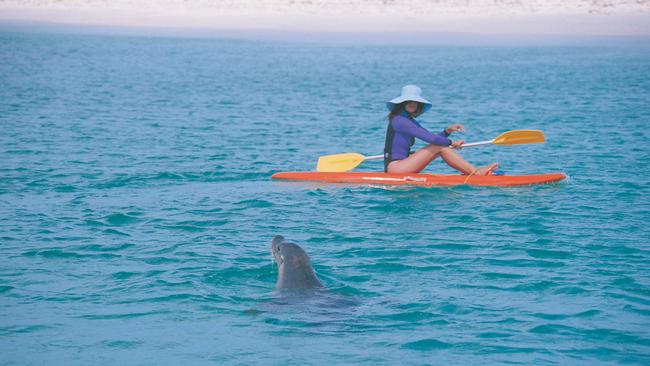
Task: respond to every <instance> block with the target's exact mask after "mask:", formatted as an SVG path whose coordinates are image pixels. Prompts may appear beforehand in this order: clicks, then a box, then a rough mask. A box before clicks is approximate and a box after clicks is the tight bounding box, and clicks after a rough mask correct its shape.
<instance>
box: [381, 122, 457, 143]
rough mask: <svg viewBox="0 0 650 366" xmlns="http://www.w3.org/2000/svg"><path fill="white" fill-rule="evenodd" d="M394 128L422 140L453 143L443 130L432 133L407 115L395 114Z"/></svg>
mask: <svg viewBox="0 0 650 366" xmlns="http://www.w3.org/2000/svg"><path fill="white" fill-rule="evenodd" d="M392 126H393V129H394V130H395V131H397V132H400V133H403V134H406V135H409V136H413V137H416V138H418V139H420V140H422V141H425V142H428V143H430V144H434V145H439V146H449V145H451V140H450V139H449V138H447V134H446V133H445V131H444V130H443V131H442V132H440V133H437V134H435V133H431V132H429V130H427V129H426V128H424V127H422V126H418V125H417V124H415V123H413V122H412V121H411V120H409V119H408V118H406V117H403V116H395V117H394V118H393V123H392Z"/></svg>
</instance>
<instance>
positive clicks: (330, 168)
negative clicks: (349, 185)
mask: <svg viewBox="0 0 650 366" xmlns="http://www.w3.org/2000/svg"><path fill="white" fill-rule="evenodd" d="M364 159H365V156H363V155H361V154H357V153H347V154H335V155H326V156H321V157H320V158H318V164H316V170H317V171H319V172H347V171H348V170H352V169H354V168H356V167H357V165H359V164H361V162H362V161H363V160H364Z"/></svg>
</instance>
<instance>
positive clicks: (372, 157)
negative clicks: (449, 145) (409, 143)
mask: <svg viewBox="0 0 650 366" xmlns="http://www.w3.org/2000/svg"><path fill="white" fill-rule="evenodd" d="M492 141H494V140H486V141H478V142H470V143H469V144H462V145H461V147H471V146H480V145H488V144H491V143H492ZM383 158H384V155H373V156H366V157H364V158H363V161H366V160H379V159H383Z"/></svg>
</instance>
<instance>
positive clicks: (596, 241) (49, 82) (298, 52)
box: [0, 28, 650, 365]
mask: <svg viewBox="0 0 650 366" xmlns="http://www.w3.org/2000/svg"><path fill="white" fill-rule="evenodd" d="M0 45H1V47H0V126H1V128H2V132H1V133H0V218H1V220H0V349H1V350H2V352H1V353H2V356H0V364H2V365H42V364H44V363H49V364H55V365H75V364H78V365H89V364H106V365H112V364H117V365H120V364H121V365H140V364H162V365H178V364H189V365H195V364H196V365H201V364H296V365H297V364H314V365H316V364H352V363H354V364H366V365H376V364H445V365H446V364H458V365H466V364H473V365H477V364H526V365H529V364H534V365H555V364H589V365H599V364H602V365H609V364H639V365H642V364H645V365H647V364H650V229H648V221H649V220H650V199H649V198H648V197H649V195H650V182H649V177H650V174H649V173H648V172H649V171H650V159H649V158H650V148H649V147H648V146H649V145H648V141H649V140H650V132H649V130H648V126H649V125H650V102H649V101H650V48H649V47H648V46H647V44H645V45H644V44H637V45H625V46H620V45H616V44H609V45H585V46H580V45H575V44H574V45H563V46H562V45H561V46H550V45H546V46H523V45H510V46H509V45H499V46H450V45H447V46H436V45H428V46H427V45H418V46H414V45H409V46H400V45H389V44H386V45H377V44H375V45H369V44H367V45H366V44H325V43H299V42H280V41H252V40H251V41H245V40H228V39H218V38H205V39H202V38H183V37H176V38H175V37H167V38H166V37H144V36H142V37H140V36H127V35H121V36H111V35H84V34H75V33H68V34H64V33H56V34H55V33H48V32H43V31H33V32H32V31H30V32H26V31H22V30H16V29H8V28H3V29H2V31H1V32H0ZM407 83H416V84H418V85H419V86H421V87H422V88H423V90H424V94H425V96H427V97H428V98H429V99H431V100H432V101H433V103H434V107H433V108H432V110H431V111H430V112H427V113H426V114H425V115H423V116H422V117H421V118H420V120H421V121H422V123H423V124H424V125H425V126H426V127H428V128H430V129H432V130H439V129H441V128H443V127H445V126H447V125H448V124H451V123H455V122H459V123H463V124H464V125H465V126H466V128H467V132H466V133H465V134H464V135H462V138H464V139H465V140H467V141H480V140H485V139H489V138H492V137H494V136H496V135H498V134H500V133H502V132H504V131H507V130H511V129H520V128H533V129H540V130H543V131H544V132H545V134H546V137H547V139H548V141H547V143H545V144H536V145H521V146H512V147H508V146H501V147H496V146H489V147H478V148H473V149H469V148H468V149H465V150H464V151H463V152H462V154H463V156H465V157H466V158H467V159H468V160H469V161H471V162H473V163H475V164H487V163H490V162H492V161H498V162H499V163H500V165H501V169H502V170H504V171H505V172H506V173H507V174H528V173H542V172H557V171H560V172H565V173H566V174H568V176H569V178H568V179H567V180H566V181H564V182H562V183H559V184H552V185H544V186H532V187H519V188H507V189H504V188H471V187H455V188H397V187H375V186H355V185H327V184H317V183H290V182H277V181H272V180H271V179H270V176H271V174H273V173H275V172H278V171H295V170H313V169H314V168H315V164H316V160H317V158H318V156H321V155H326V154H333V153H339V152H351V151H356V152H360V153H363V154H366V155H374V154H380V153H381V152H382V148H383V139H384V134H385V120H384V118H385V113H386V111H385V109H384V108H385V107H384V104H383V103H384V102H385V101H386V100H387V99H391V98H393V97H395V96H397V95H398V94H399V91H400V88H401V86H402V85H404V84H407ZM418 146H422V145H421V144H420V145H418ZM380 169H382V165H381V162H367V163H364V164H363V165H361V166H360V167H359V168H357V170H380ZM426 171H427V172H440V173H450V172H451V170H450V169H449V168H448V167H446V166H445V165H444V164H443V163H441V162H439V161H436V162H434V163H432V164H431V165H430V166H429V168H427V170H426ZM276 234H281V235H284V236H285V237H286V238H287V239H289V240H291V241H293V242H295V243H298V244H299V245H301V246H302V247H303V248H304V249H305V250H306V251H307V252H308V253H309V255H310V256H311V258H312V262H313V265H314V268H315V270H316V272H317V275H318V277H319V278H320V280H321V281H322V282H323V284H324V285H325V286H326V287H327V292H326V293H325V294H319V295H314V296H311V297H309V296H308V297H305V298H296V299H292V300H291V301H285V300H286V299H282V298H279V295H278V294H277V293H275V292H274V286H275V280H276V276H277V266H276V265H274V264H273V263H272V261H271V254H270V241H271V239H272V237H273V236H274V235H276Z"/></svg>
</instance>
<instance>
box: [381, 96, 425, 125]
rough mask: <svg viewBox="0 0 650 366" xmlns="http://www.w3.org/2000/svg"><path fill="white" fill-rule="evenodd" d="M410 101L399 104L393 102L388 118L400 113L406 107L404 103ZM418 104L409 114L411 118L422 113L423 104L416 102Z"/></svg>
mask: <svg viewBox="0 0 650 366" xmlns="http://www.w3.org/2000/svg"><path fill="white" fill-rule="evenodd" d="M408 102H410V101H409V100H407V101H405V102H402V103H400V104H395V107H393V110H392V111H390V112H389V113H388V120H389V121H390V120H391V119H392V118H393V117H395V116H396V115H398V114H400V113H402V112H403V111H404V108H406V103H408ZM416 103H417V104H418V108H417V109H416V110H415V113H413V114H411V118H415V117H417V116H419V115H421V114H422V112H423V111H424V104H422V103H420V102H416Z"/></svg>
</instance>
